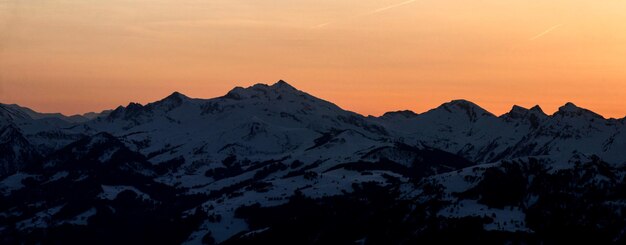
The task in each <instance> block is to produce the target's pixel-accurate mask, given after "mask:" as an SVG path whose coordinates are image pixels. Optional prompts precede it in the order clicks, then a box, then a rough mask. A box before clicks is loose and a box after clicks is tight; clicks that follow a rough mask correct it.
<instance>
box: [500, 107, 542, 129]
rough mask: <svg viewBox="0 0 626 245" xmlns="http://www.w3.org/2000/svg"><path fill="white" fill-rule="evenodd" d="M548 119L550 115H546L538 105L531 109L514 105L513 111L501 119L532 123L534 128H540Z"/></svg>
mask: <svg viewBox="0 0 626 245" xmlns="http://www.w3.org/2000/svg"><path fill="white" fill-rule="evenodd" d="M547 117H548V115H546V114H545V113H544V112H543V110H542V109H541V107H539V106H538V105H536V106H533V107H532V108H530V109H526V108H524V107H521V106H517V105H514V106H513V108H511V111H509V112H508V113H506V114H504V115H502V116H501V117H500V118H502V119H504V120H505V121H507V122H522V123H523V124H524V123H530V126H531V127H532V128H538V127H539V125H540V124H541V123H542V122H543V121H544V120H545V119H546V118H547Z"/></svg>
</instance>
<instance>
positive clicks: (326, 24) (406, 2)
mask: <svg viewBox="0 0 626 245" xmlns="http://www.w3.org/2000/svg"><path fill="white" fill-rule="evenodd" d="M416 1H417V0H408V1H404V2H401V3H396V4H393V5H389V6H387V7H382V8H379V9H375V10H372V11H370V12H365V13H362V14H358V15H355V16H352V17H349V18H346V19H354V18H358V17H363V16H368V15H372V14H377V13H380V12H384V11H387V10H390V9H393V8H397V7H401V6H404V5H407V4H411V3H414V2H416ZM337 22H339V21H330V22H326V23H322V24H319V25H315V26H312V27H311V28H322V27H325V26H328V25H330V24H334V23H337Z"/></svg>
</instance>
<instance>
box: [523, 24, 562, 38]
mask: <svg viewBox="0 0 626 245" xmlns="http://www.w3.org/2000/svg"><path fill="white" fill-rule="evenodd" d="M561 26H563V24H558V25H555V26H552V27H550V28H548V29H547V30H545V31H543V32H542V33H539V34H537V35H535V36H533V37H531V38H530V39H528V40H529V41H534V40H537V39H539V38H540V37H543V36H545V35H547V34H548V33H550V32H552V31H554V30H556V29H557V28H559V27H561Z"/></svg>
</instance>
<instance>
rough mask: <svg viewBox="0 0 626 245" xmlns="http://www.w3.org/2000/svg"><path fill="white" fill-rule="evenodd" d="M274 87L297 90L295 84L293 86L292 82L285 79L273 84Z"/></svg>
mask: <svg viewBox="0 0 626 245" xmlns="http://www.w3.org/2000/svg"><path fill="white" fill-rule="evenodd" d="M271 87H272V88H274V89H277V90H287V91H288V90H291V91H297V89H296V88H295V87H293V86H291V84H289V83H287V82H285V81H283V80H279V81H278V82H276V83H274V84H273V85H272V86H271Z"/></svg>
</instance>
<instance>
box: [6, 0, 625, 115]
mask: <svg viewBox="0 0 626 245" xmlns="http://www.w3.org/2000/svg"><path fill="white" fill-rule="evenodd" d="M624 11H626V1H619V0H607V1H582V0H567V1H565V0H556V1H534V0H533V1H528V0H525V1H522V0H512V1H496V0H485V1H452V0H437V1H434V0H415V1H405V0H376V1H373V0H359V1H356V0H344V1H336V0H318V1H303V0H296V1H294V0H289V1H288V0H269V1H253V0H212V1H199V0H179V1H165V0H154V1H145V0H132V1H131V0H110V1H94V0H81V1H78V0H55V1H51V0H41V1H18V0H8V1H0V103H17V104H20V105H22V106H27V107H30V108H32V109H34V110H37V111H42V112H62V113H65V114H76V113H85V112H89V111H101V110H104V109H113V108H115V107H117V106H118V105H126V104H128V103H129V102H131V101H135V102H140V103H148V102H152V101H155V100H158V99H161V98H163V97H165V96H167V95H168V94H170V93H172V92H173V91H179V92H181V93H183V94H186V95H188V96H190V97H198V98H211V97H216V96H221V95H223V94H225V93H226V92H227V91H228V90H230V89H232V88H233V87H235V86H250V85H252V84H254V83H259V82H260V83H274V82H276V81H278V80H279V79H282V80H285V81H287V82H289V83H290V84H292V85H293V86H294V87H296V88H298V89H300V90H303V91H306V92H308V93H311V94H313V95H315V96H317V97H320V98H323V99H326V100H329V101H332V102H334V103H337V104H338V105H339V106H341V107H342V108H345V109H347V110H351V111H355V112H358V113H361V114H364V115H369V114H371V115H381V114H382V113H384V112H386V111H394V110H404V109H410V110H414V111H416V112H423V111H425V110H428V109H431V108H434V107H436V106H438V105H440V104H442V103H444V102H447V101H450V100H453V99H467V100H470V101H473V102H475V103H477V104H479V105H480V106H482V107H484V108H485V109H487V110H489V111H491V112H493V113H495V114H498V115H499V114H502V113H505V112H507V111H508V110H510V108H511V107H512V105H514V104H516V105H521V106H524V107H532V106H534V105H535V104H539V105H540V106H541V107H542V108H544V110H545V111H546V112H547V113H549V114H550V113H552V112H554V111H555V110H557V108H558V107H559V106H562V105H563V104H565V103H566V102H568V101H571V102H574V103H575V104H577V105H578V106H581V107H585V108H588V109H590V110H593V111H595V112H597V113H600V114H602V115H604V116H605V117H616V118H622V117H624V116H626V99H624V98H626V70H625V68H626V14H624V13H625V12H624Z"/></svg>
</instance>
